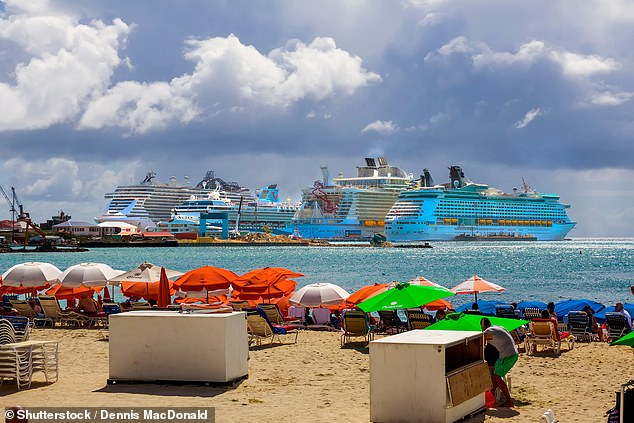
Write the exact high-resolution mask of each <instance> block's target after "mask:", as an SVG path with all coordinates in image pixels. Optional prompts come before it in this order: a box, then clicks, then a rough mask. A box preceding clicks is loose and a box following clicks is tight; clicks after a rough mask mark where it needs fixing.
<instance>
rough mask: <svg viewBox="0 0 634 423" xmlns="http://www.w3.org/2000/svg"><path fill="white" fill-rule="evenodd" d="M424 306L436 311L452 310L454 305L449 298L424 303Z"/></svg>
mask: <svg viewBox="0 0 634 423" xmlns="http://www.w3.org/2000/svg"><path fill="white" fill-rule="evenodd" d="M423 306H424V307H425V308H426V309H427V310H431V311H435V310H452V309H453V306H452V305H451V303H450V302H449V301H447V300H442V299H441V300H436V301H432V302H431V303H427V304H423Z"/></svg>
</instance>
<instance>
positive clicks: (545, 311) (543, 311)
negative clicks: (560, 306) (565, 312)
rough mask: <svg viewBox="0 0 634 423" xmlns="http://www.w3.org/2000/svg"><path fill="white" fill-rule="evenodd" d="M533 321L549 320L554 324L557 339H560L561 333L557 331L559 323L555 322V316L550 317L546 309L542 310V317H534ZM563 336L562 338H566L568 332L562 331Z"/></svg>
mask: <svg viewBox="0 0 634 423" xmlns="http://www.w3.org/2000/svg"><path fill="white" fill-rule="evenodd" d="M533 321H534V322H551V323H552V324H553V325H554V326H555V334H556V338H557V341H561V337H562V333H561V332H559V329H558V326H559V323H558V322H557V318H554V317H552V316H551V315H550V313H548V310H542V317H541V318H538V319H534V320H533ZM563 336H564V338H566V337H567V336H568V333H564V334H563Z"/></svg>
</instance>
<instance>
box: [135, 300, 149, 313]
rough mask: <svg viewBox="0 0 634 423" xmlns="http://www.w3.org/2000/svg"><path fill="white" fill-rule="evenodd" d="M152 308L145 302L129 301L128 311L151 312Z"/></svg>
mask: <svg viewBox="0 0 634 423" xmlns="http://www.w3.org/2000/svg"><path fill="white" fill-rule="evenodd" d="M151 309H152V306H151V305H150V303H148V302H147V301H130V311H137V310H151Z"/></svg>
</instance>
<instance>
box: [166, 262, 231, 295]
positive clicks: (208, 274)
mask: <svg viewBox="0 0 634 423" xmlns="http://www.w3.org/2000/svg"><path fill="white" fill-rule="evenodd" d="M237 278H238V275H236V274H235V273H233V272H232V271H231V270H227V269H221V268H219V267H213V266H203V267H199V268H198V269H194V270H190V271H189V272H187V273H185V274H184V275H183V276H181V277H179V278H178V279H177V280H176V281H174V288H176V289H180V290H181V291H185V292H189V291H202V290H211V291H213V290H216V289H228V288H229V286H231V281H233V280H235V279H237Z"/></svg>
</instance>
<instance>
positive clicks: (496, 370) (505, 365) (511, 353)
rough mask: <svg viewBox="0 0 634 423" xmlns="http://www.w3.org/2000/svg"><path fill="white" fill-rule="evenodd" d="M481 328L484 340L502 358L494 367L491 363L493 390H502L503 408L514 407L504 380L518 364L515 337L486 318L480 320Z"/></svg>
mask: <svg viewBox="0 0 634 423" xmlns="http://www.w3.org/2000/svg"><path fill="white" fill-rule="evenodd" d="M480 326H481V327H482V331H483V332H484V339H485V341H486V342H487V344H491V345H493V346H494V347H495V348H496V349H497V350H498V352H499V353H500V357H499V358H498V359H497V360H496V361H495V362H494V364H493V366H491V364H490V363H489V370H490V371H491V382H492V384H493V390H495V388H500V390H501V391H502V395H504V398H505V402H503V403H502V404H500V406H501V407H513V405H514V404H513V399H512V398H511V393H510V392H509V388H508V386H507V385H506V382H504V379H502V378H503V377H504V376H505V375H506V374H507V373H508V372H509V370H511V368H512V367H513V366H514V365H515V363H516V362H517V358H518V355H517V348H516V347H515V341H513V337H511V334H510V333H508V331H507V330H506V329H504V328H503V327H502V326H493V325H491V321H490V320H489V319H487V318H486V317H485V318H483V319H482V320H480Z"/></svg>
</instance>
